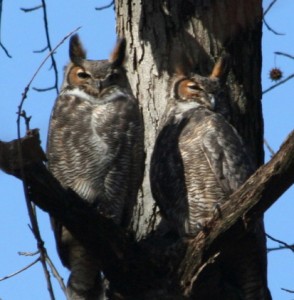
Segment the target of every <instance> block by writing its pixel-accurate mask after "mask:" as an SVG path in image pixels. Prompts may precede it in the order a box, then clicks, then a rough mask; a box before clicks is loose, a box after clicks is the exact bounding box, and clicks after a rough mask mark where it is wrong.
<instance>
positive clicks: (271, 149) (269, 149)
mask: <svg viewBox="0 0 294 300" xmlns="http://www.w3.org/2000/svg"><path fill="white" fill-rule="evenodd" d="M263 142H264V144H265V146H266V148H267V150H268V151H269V152H270V154H271V156H272V157H273V156H274V155H275V154H276V153H275V151H274V150H273V148H272V147H271V146H270V145H269V143H268V142H267V140H266V139H263Z"/></svg>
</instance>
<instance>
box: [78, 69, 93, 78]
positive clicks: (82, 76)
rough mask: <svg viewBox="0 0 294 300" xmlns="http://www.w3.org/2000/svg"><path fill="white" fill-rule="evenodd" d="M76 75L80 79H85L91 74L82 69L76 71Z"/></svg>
mask: <svg viewBox="0 0 294 300" xmlns="http://www.w3.org/2000/svg"><path fill="white" fill-rule="evenodd" d="M77 76H78V77H79V78H81V79H87V78H90V77H91V75H90V74H88V73H86V72H83V71H78V72H77Z"/></svg>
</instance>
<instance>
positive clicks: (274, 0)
mask: <svg viewBox="0 0 294 300" xmlns="http://www.w3.org/2000/svg"><path fill="white" fill-rule="evenodd" d="M276 2H277V0H273V1H272V2H271V3H270V4H269V6H268V7H267V8H266V9H265V10H264V12H263V16H265V15H266V14H267V13H268V12H269V11H270V9H271V8H272V7H273V5H274V4H275V3H276Z"/></svg>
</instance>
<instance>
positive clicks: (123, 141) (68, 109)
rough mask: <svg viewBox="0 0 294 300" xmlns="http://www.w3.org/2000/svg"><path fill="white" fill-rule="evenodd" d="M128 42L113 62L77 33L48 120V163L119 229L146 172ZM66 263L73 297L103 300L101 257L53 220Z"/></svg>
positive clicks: (125, 222) (122, 42)
mask: <svg viewBox="0 0 294 300" xmlns="http://www.w3.org/2000/svg"><path fill="white" fill-rule="evenodd" d="M125 46H126V43H125V40H124V39H121V40H119V42H118V43H117V45H116V48H115V50H114V52H113V54H112V55H111V59H110V60H109V61H108V60H101V61H95V60H93V61H91V60H86V53H85V51H84V50H83V47H82V45H81V43H80V41H79V38H78V36H77V35H75V36H73V37H72V38H71V40H70V51H69V52H70V59H71V62H70V63H69V65H68V66H67V67H66V69H65V76H64V82H63V85H62V89H61V92H60V95H59V97H58V98H57V100H56V102H55V105H54V108H53V111H52V116H51V121H50V129H49V135H48V146H47V155H48V168H49V170H50V171H51V172H52V174H53V175H54V176H55V177H56V178H57V179H58V180H59V182H60V183H61V184H62V185H63V186H64V187H65V188H69V189H71V190H73V191H75V192H76V193H77V194H78V195H79V196H80V197H81V198H82V199H83V200H85V201H87V202H89V203H91V205H92V206H93V209H97V210H98V211H99V212H101V213H103V214H104V215H105V216H107V217H109V218H111V219H112V220H113V221H114V222H115V223H117V224H118V225H120V226H123V227H127V226H128V225H129V223H130V220H131V216H132V210H133V207H134V205H135V203H136V199H137V193H138V189H139V187H140V185H141V183H142V179H143V172H144V146H143V143H144V132H143V124H142V116H141V113H140V110H139V105H138V101H137V100H136V99H135V98H134V96H133V95H132V92H131V89H130V87H129V84H128V80H127V77H126V71H125V69H124V68H123V66H122V63H123V59H124V56H125ZM53 227H54V231H55V237H56V240H57V248H58V252H59V254H60V257H61V260H62V262H63V263H64V265H65V266H67V267H68V268H69V269H70V271H71V275H70V279H69V283H68V288H67V293H68V298H69V299H70V300H73V299H75V300H78V299H79V300H92V299H93V300H94V299H102V297H103V296H102V293H101V289H102V286H101V278H100V267H99V261H97V260H96V259H95V258H94V257H92V256H91V255H90V254H89V253H88V252H87V250H86V249H85V248H83V247H82V245H80V243H79V242H78V241H77V240H75V239H74V238H73V237H72V236H71V234H70V233H69V232H68V231H67V230H66V229H65V228H64V227H63V226H61V225H60V224H57V223H56V222H54V220H53Z"/></svg>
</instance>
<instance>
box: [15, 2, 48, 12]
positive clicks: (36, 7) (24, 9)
mask: <svg viewBox="0 0 294 300" xmlns="http://www.w3.org/2000/svg"><path fill="white" fill-rule="evenodd" d="M42 6H43V5H42V4H40V5H38V6H35V7H31V8H23V7H21V8H20V9H21V10H22V11H23V12H25V13H28V12H32V11H35V10H38V9H40V8H41V7H42Z"/></svg>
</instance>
